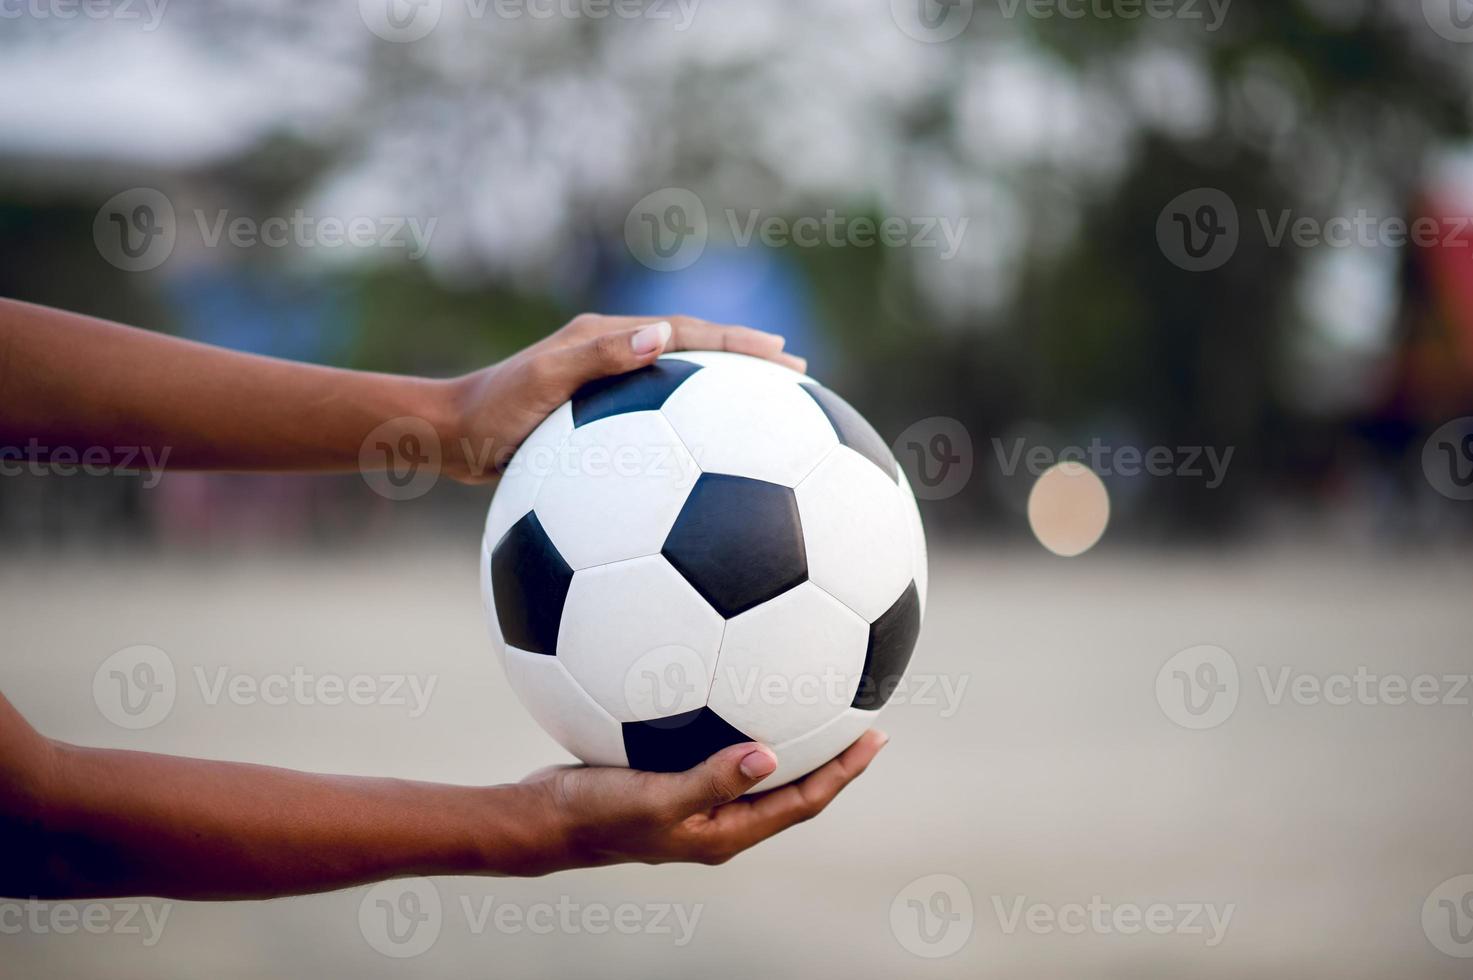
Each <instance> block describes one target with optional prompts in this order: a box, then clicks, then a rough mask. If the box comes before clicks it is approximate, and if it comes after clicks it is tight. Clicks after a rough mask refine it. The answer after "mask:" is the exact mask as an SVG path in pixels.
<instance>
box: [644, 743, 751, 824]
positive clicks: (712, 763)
mask: <svg viewBox="0 0 1473 980" xmlns="http://www.w3.org/2000/svg"><path fill="white" fill-rule="evenodd" d="M775 769H777V756H776V755H774V754H773V751H772V750H771V749H769V748H768V747H767V746H765V745H762V744H760V743H758V742H743V743H742V744H740V745H732V746H728V747H727V748H724V749H722V750H721V751H720V752H717V753H716V754H715V755H713V756H711V758H709V759H707V760H706V761H705V762H703V763H701V764H700V765H698V766H696V767H695V768H693V769H687V770H686V771H685V772H680V773H672V774H671V775H670V776H668V777H667V778H668V780H669V782H668V784H667V787H668V788H667V789H666V793H667V794H668V797H669V799H668V802H669V803H670V805H671V806H672V807H673V808H674V809H677V810H679V812H680V813H681V814H682V815H684V816H689V815H690V814H692V813H701V812H703V811H705V810H710V809H712V808H713V807H718V806H720V805H721V804H723V803H730V802H731V801H732V800H734V799H736V798H737V797H738V796H741V795H742V794H743V793H745V792H746V791H747V790H749V789H751V788H752V787H753V786H756V785H757V784H758V783H759V782H761V781H762V780H763V779H765V778H767V777H768V776H770V775H772V773H773V771H774V770H775Z"/></svg>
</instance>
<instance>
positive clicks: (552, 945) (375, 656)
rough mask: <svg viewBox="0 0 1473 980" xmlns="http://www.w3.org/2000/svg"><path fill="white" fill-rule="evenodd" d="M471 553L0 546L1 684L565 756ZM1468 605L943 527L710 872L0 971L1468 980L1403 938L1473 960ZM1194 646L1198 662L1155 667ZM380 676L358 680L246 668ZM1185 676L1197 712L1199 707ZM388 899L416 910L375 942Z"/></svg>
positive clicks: (247, 755)
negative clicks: (128, 687) (890, 645)
mask: <svg viewBox="0 0 1473 980" xmlns="http://www.w3.org/2000/svg"><path fill="white" fill-rule="evenodd" d="M474 563H475V550H474V544H472V545H470V546H462V545H450V544H437V545H434V546H430V545H425V546H423V547H421V548H420V549H418V550H412V551H410V552H409V553H407V554H406V553H404V552H402V551H399V550H397V549H394V550H387V549H386V551H385V553H383V554H376V555H366V554H359V555H354V556H351V557H341V556H340V557H327V556H309V557H303V556H300V555H273V554H256V555H253V556H248V557H240V558H236V559H232V560H230V561H222V560H220V559H219V558H218V557H215V558H212V559H209V560H206V559H204V558H201V557H193V558H188V557H185V558H181V557H177V556H173V557H161V556H157V555H154V556H134V557H126V556H113V557H108V558H100V559H84V558H82V557H67V558H57V559H55V560H50V561H43V562H40V563H35V562H27V563H26V566H27V567H26V568H25V569H20V568H13V569H11V570H10V571H8V572H6V573H4V575H3V576H0V615H3V618H4V622H5V623H6V640H5V650H6V653H5V655H4V657H3V658H0V688H3V690H4V691H5V693H6V694H7V696H8V697H10V699H11V700H12V701H13V702H14V703H15V704H16V705H17V706H18V707H19V708H20V709H21V711H22V712H24V713H25V714H26V715H27V716H28V717H29V718H30V719H31V720H32V721H33V722H34V723H35V724H36V725H38V726H39V727H40V728H42V730H43V731H45V732H46V733H47V734H49V735H52V736H55V737H59V738H64V739H69V740H73V741H77V742H83V743H88V744H94V745H110V746H117V747H127V748H135V749H144V750H153V751H162V752H175V753H188V754H193V755H199V756H208V757H215V758H228V759H237V760H245V761H252V762H258V763H267V764H272V765H280V766H290V767H297V768H303V769H311V770H318V771H324V772H329V771H330V772H350V773H362V774H379V775H398V776H404V777H411V778H416V779H436V780H447V781H454V782H461V783H485V782H499V781H506V780H512V779H516V778H518V777H520V776H521V775H523V774H525V773H526V772H528V771H530V770H532V769H534V768H536V767H538V766H541V765H544V764H546V763H549V762H553V761H560V760H562V759H563V758H564V756H563V753H562V752H561V750H560V749H559V748H558V747H557V746H556V745H555V744H554V743H553V742H552V741H551V740H550V739H549V738H548V737H546V736H545V735H543V734H542V733H541V731H540V730H539V729H538V728H537V727H536V726H535V725H534V723H533V722H532V721H531V719H530V718H529V717H528V716H527V714H526V713H525V712H524V711H523V710H522V708H521V707H520V705H519V704H518V703H517V702H516V700H515V698H514V697H513V695H512V694H511V693H510V692H509V690H508V689H507V688H506V686H505V683H504V681H503V679H502V676H501V672H500V668H499V667H498V666H497V664H496V662H495V659H494V657H493V656H492V654H491V652H490V648H489V646H488V644H487V641H486V639H485V637H484V630H483V626H482V620H481V611H480V608H479V600H478V596H477V581H476V571H475V566H474ZM1470 596H1473V566H1470V565H1469V563H1467V562H1466V561H1461V562H1459V561H1457V560H1456V559H1455V558H1453V557H1451V556H1417V555H1406V554H1402V555H1386V554H1381V553H1371V552H1363V551H1358V550H1350V549H1342V548H1330V547H1325V546H1306V547H1293V548H1291V547H1287V546H1279V547H1273V548H1267V547H1265V548H1248V549H1241V550H1235V551H1229V552H1225V553H1209V552H1194V553H1181V552H1178V553H1169V554H1167V553H1153V552H1130V551H1123V552H1121V551H1112V550H1111V549H1108V548H1101V549H1098V550H1097V551H1096V552H1095V553H1092V554H1090V555H1087V556H1085V557H1083V558H1079V559H1074V560H1072V561H1066V560H1061V559H1053V558H1050V557H1048V556H1046V555H1043V554H1042V553H1038V552H1024V551H1006V552H1002V553H996V552H990V551H989V550H988V549H987V548H985V547H982V546H977V547H975V548H972V549H966V550H964V549H952V550H943V551H942V552H941V553H939V554H937V555H936V556H935V557H934V558H933V563H932V570H931V597H930V602H929V608H928V611H927V619H926V623H925V628H924V632H923V634H922V639H921V646H920V649H919V650H918V652H917V655H916V658H915V660H914V662H913V671H914V675H913V676H914V678H915V683H913V684H911V685H909V686H908V687H907V688H906V689H905V690H904V695H905V696H904V698H903V700H904V702H905V703H900V704H894V705H892V706H891V707H890V708H889V709H887V711H886V712H885V713H884V715H883V716H882V722H881V724H882V726H883V727H885V728H886V729H887V730H888V731H889V732H890V733H891V735H892V742H891V744H890V746H889V747H888V748H887V749H886V751H885V752H884V754H882V756H881V757H880V759H879V760H878V761H877V762H876V764H875V766H874V767H873V769H872V770H871V771H870V773H869V774H867V775H866V777H865V778H864V779H863V780H861V781H859V782H858V783H857V784H856V785H855V786H853V787H852V788H851V789H850V790H849V791H848V792H846V793H845V794H844V795H843V796H842V797H841V798H840V800H839V801H838V802H837V803H836V804H835V805H834V806H833V807H832V808H831V810H830V811H829V812H828V813H826V814H824V816H823V817H822V818H821V819H819V820H817V821H814V822H812V823H809V824H805V825H803V826H800V827H798V828H796V829H794V830H793V831H791V832H789V833H788V834H786V835H784V836H782V837H780V838H778V839H776V840H774V841H771V842H769V843H767V844H766V845H765V846H763V847H760V848H758V849H757V850H755V851H752V852H750V853H748V854H746V855H743V856H742V857H739V858H738V859H736V860H735V861H733V862H732V863H730V864H728V865H726V866H723V867H719V868H705V867H691V868H684V867H663V868H647V867H628V868H615V869H604V870H598V871H592V872H571V873H564V874H559V875H554V876H551V877H548V878H543V879H537V880H528V881H515V880H496V879H461V878H447V879H438V880H436V881H435V882H433V883H428V884H426V883H422V882H408V883H399V884H395V885H391V886H388V890H383V889H382V888H381V890H379V891H376V892H373V893H370V891H369V889H356V890H352V891H346V892H339V893H334V894H328V895H321V896H315V897H310V898H300V899H291V900H283V901H275V902H262V903H247V904H239V905H225V904H192V903H163V902H159V901H153V902H149V903H147V904H146V905H143V906H139V907H138V908H136V909H134V910H133V911H132V912H131V913H130V912H128V911H127V908H126V906H128V905H129V903H119V902H110V903H103V905H104V908H102V909H100V910H93V911H90V912H89V910H88V909H86V908H80V909H77V910H75V911H76V913H77V916H78V919H71V918H68V914H69V913H67V912H66V910H64V909H62V910H58V909H57V908H56V907H55V906H54V905H51V904H48V903H43V904H42V906H40V907H38V908H27V907H26V906H25V903H14V902H11V903H0V949H3V951H4V952H3V955H0V976H6V977H10V976H14V977H26V978H42V977H78V976H106V977H108V978H110V980H123V978H129V977H137V978H149V980H156V978H160V977H175V976H177V977H198V976H202V975H208V976H211V977H214V978H228V977H254V976H291V977H331V978H336V977H355V978H358V977H398V976H414V977H429V976H456V977H463V976H480V977H542V976H546V977H559V978H564V977H573V976H599V977H606V978H616V977H630V978H641V980H648V978H651V977H667V976H668V977H691V976H700V977H728V976H730V977H752V976H769V977H782V976H806V977H845V978H852V977H892V976H907V977H929V976H934V977H951V976H955V977H978V976H985V977H1018V978H1030V980H1037V978H1051V977H1070V978H1083V977H1116V976H1119V977H1132V978H1140V977H1157V976H1159V977H1181V976H1192V977H1197V978H1204V977H1257V978H1261V977H1268V976H1283V977H1296V978H1311V977H1335V978H1338V980H1348V978H1357V977H1366V978H1370V977H1376V978H1381V977H1388V976H1397V977H1404V978H1413V977H1418V978H1420V977H1425V978H1434V977H1445V978H1452V977H1466V976H1467V975H1468V971H1469V969H1470V967H1469V961H1468V960H1466V959H1459V958H1455V957H1454V956H1451V955H1448V954H1447V953H1444V952H1442V951H1439V949H1438V948H1437V946H1436V945H1434V943H1435V942H1437V941H1438V940H1439V938H1440V941H1441V942H1442V944H1443V945H1444V946H1446V945H1448V944H1449V943H1451V945H1452V948H1453V949H1454V951H1455V952H1462V953H1463V954H1465V955H1473V942H1469V943H1462V944H1459V943H1458V939H1459V938H1460V937H1462V936H1466V935H1468V929H1469V928H1470V920H1469V919H1468V917H1467V913H1469V912H1473V909H1470V908H1468V901H1467V900H1463V899H1460V896H1462V895H1463V892H1464V890H1465V889H1467V888H1473V885H1470V884H1469V883H1468V882H1463V883H1458V882H1451V883H1449V884H1448V885H1445V886H1444V885H1443V883H1444V882H1448V881H1449V879H1453V878H1455V877H1456V876H1459V875H1464V874H1473V834H1470V833H1469V825H1470V818H1473V770H1470V768H1469V764H1468V755H1469V746H1470V745H1473V738H1470V736H1473V707H1470V702H1473V689H1470V687H1463V686H1460V682H1459V681H1458V680H1457V677H1458V676H1459V675H1462V676H1463V677H1464V681H1463V682H1462V683H1466V675H1468V674H1469V673H1470V672H1473V645H1470V644H1473V641H1470V635H1473V634H1470V632H1469V624H1470V619H1469V617H1470V613H1469V608H1470V607H1469V599H1470ZM140 644H141V645H149V646H152V647H156V648H158V649H159V650H161V651H164V653H165V654H166V655H167V657H168V661H169V664H170V665H171V666H172V668H173V670H174V672H175V679H174V685H173V697H174V700H173V704H172V708H171V709H169V710H168V712H167V714H166V716H165V717H163V718H162V720H160V721H158V722H157V723H156V724H154V725H152V727H148V728H142V729H136V730H135V729H129V728H125V727H121V726H120V725H118V724H115V723H114V722H113V721H110V720H109V718H108V717H107V712H105V711H104V710H102V708H101V707H100V705H99V700H98V699H99V698H100V697H103V695H98V694H94V679H95V677H96V676H97V675H98V673H99V670H100V668H101V667H103V664H104V661H105V660H107V658H108V657H109V656H110V655H112V654H114V652H115V651H118V650H120V649H123V648H127V647H130V646H133V645H140ZM1204 645H1207V646H1211V647H1217V648H1220V649H1221V651H1224V652H1225V655H1226V656H1227V657H1228V658H1230V660H1224V659H1222V658H1223V656H1224V654H1223V653H1218V652H1215V651H1212V652H1208V653H1205V654H1203V653H1200V652H1197V653H1191V654H1186V655H1184V656H1183V657H1182V658H1178V659H1177V660H1175V661H1173V662H1172V663H1171V664H1168V660H1170V659H1171V658H1173V656H1174V655H1176V654H1177V653H1178V652H1179V651H1184V650H1189V649H1192V648H1198V647H1202V646H1204ZM1204 657H1205V658H1206V661H1204V660H1203V658H1204ZM1194 658H1195V659H1194ZM1204 662H1205V663H1206V664H1207V666H1205V667H1204ZM1234 671H1235V677H1234V676H1230V674H1231V673H1232V672H1234ZM406 674H407V675H410V680H409V681H406V682H405V683H404V684H403V685H402V687H401V689H400V690H398V691H396V692H389V691H388V690H387V685H386V684H384V683H382V682H380V681H379V680H374V681H373V682H372V683H374V684H375V685H378V686H376V687H375V688H374V692H375V693H374V699H373V700H374V703H371V704H351V703H343V704H324V703H320V702H319V701H317V700H313V699H309V698H304V697H297V696H292V697H288V698H287V699H286V700H287V702H288V703H284V704H274V703H270V700H280V699H274V698H273V699H270V700H268V698H267V697H266V696H265V693H264V692H265V691H266V688H268V687H270V685H269V684H267V685H266V687H263V688H260V689H256V688H254V687H253V685H255V684H261V683H263V682H264V681H265V679H267V678H269V677H275V676H284V677H285V678H287V680H288V681H290V680H291V679H292V678H293V677H301V678H304V681H303V683H306V684H308V685H309V686H310V684H311V683H313V682H315V680H316V679H318V678H320V677H322V676H324V675H326V676H336V677H341V678H344V679H346V680H351V679H352V678H354V677H356V676H360V675H361V676H364V677H370V678H375V679H377V678H382V677H383V676H385V675H406ZM1158 675H1160V677H1161V682H1160V684H1159V685H1158ZM1421 676H1425V677H1427V678H1431V680H1423V681H1418V678H1419V677H1421ZM241 677H244V678H245V680H243V681H237V678H241ZM1388 678H1389V679H1388ZM1197 681H1200V682H1201V684H1202V687H1201V688H1200V690H1199V691H1198V693H1197V694H1196V695H1192V698H1195V699H1196V700H1191V703H1190V704H1188V703H1187V702H1186V701H1183V700H1181V698H1182V697H1184V696H1186V694H1187V685H1189V684H1190V683H1192V682H1197ZM413 682H418V683H419V684H420V687H419V688H418V689H415V688H414V687H413ZM431 683H433V685H434V686H433V687H429V685H430V684H431ZM1419 684H1420V687H1419V686H1418V685H1419ZM231 685H234V687H232V686H231ZM232 690H234V691H235V693H234V694H232V693H231V692H232ZM253 690H254V691H255V694H252V693H250V692H251V691H253ZM313 690H315V688H313ZM1214 690H1215V691H1217V692H1218V693H1219V694H1221V695H1222V696H1223V697H1226V698H1228V699H1229V701H1230V700H1231V698H1232V696H1233V695H1236V703H1235V706H1233V705H1231V704H1228V702H1219V701H1214V702H1213V703H1212V704H1213V706H1212V707H1211V708H1210V709H1208V710H1204V709H1203V704H1204V702H1203V701H1202V700H1201V699H1202V698H1205V697H1207V696H1208V694H1203V693H1202V692H1204V691H1205V692H1209V693H1210V692H1211V691H1214ZM416 691H417V693H416ZM1413 691H1416V692H1420V693H1419V694H1418V695H1417V697H1416V698H1414V697H1413V696H1412V694H1411V693H1409V692H1413ZM242 692H244V693H242ZM1173 698H1177V700H1176V701H1173ZM1419 700H1420V701H1422V702H1427V703H1416V702H1417V701H1419ZM1224 705H1226V706H1227V707H1231V711H1230V712H1226V713H1225V714H1224V711H1223V706H1224ZM1213 712H1216V714H1213ZM1207 723H1215V724H1212V727H1192V726H1200V725H1205V724H1207ZM936 876H940V877H936ZM1470 881H1473V879H1470ZM1439 886H1443V887H1442V889H1441V891H1438V889H1439ZM1460 886H1461V887H1460ZM425 889H428V890H429V891H428V893H426V891H425ZM411 892H412V893H413V899H412V901H411V900H408V899H406V898H405V896H406V895H409V894H410V893H411ZM1434 893H1435V894H1434ZM1460 901H1462V905H1461V906H1460V905H1459V902H1460ZM380 902H384V903H386V904H383V905H381V904H380ZM1444 902H1445V904H1444ZM414 903H418V904H414ZM76 904H77V905H79V906H86V905H87V903H76ZM435 905H438V912H435V909H434V908H433V906H435ZM1424 905H1426V906H1427V907H1428V912H1427V916H1426V917H1425V918H1424ZM386 908H395V909H400V910H407V912H414V911H416V910H418V914H419V916H420V918H419V919H416V920H413V921H411V922H410V924H411V926H413V928H416V929H419V928H420V926H416V925H414V922H420V923H425V922H427V923H428V925H427V926H424V929H427V930H429V931H423V930H421V931H420V932H418V933H416V935H415V937H414V938H413V939H412V940H411V941H410V942H407V943H405V942H401V941H400V940H401V939H402V937H403V935H404V934H403V933H398V932H396V933H394V934H393V935H389V934H388V933H386V932H385V930H386V929H388V926H387V925H386V923H387V921H388V920H387V919H382V918H381V917H380V910H382V909H386ZM87 915H92V916H93V918H92V920H91V921H92V923H93V928H92V929H91V930H90V931H89V929H87V928H82V927H80V926H79V925H78V924H77V923H78V920H80V921H87V920H86V916H87ZM165 916H166V918H165ZM150 917H151V918H150ZM426 917H428V918H426ZM125 918H126V919H127V921H126V922H125V921H124V920H125ZM1454 920H1456V921H1454ZM405 921H410V920H405ZM129 926H131V927H132V928H131V929H130V928H127V927H129ZM1439 931H1440V932H1439ZM430 932H433V935H430ZM1449 936H1450V937H1451V939H1449ZM386 937H387V938H386ZM419 947H423V949H422V950H421V949H420V948H419ZM385 950H387V951H388V952H387V953H386V952H385ZM405 953H414V954H415V955H412V956H405V955H403V954H405ZM942 953H947V954H949V955H944V956H941V955H936V954H942Z"/></svg>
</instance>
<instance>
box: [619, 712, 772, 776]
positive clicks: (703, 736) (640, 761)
mask: <svg viewBox="0 0 1473 980" xmlns="http://www.w3.org/2000/svg"><path fill="white" fill-rule="evenodd" d="M623 728H624V753H625V755H627V756H628V757H629V768H631V769H643V770H645V771H646V772H685V770H687V769H689V768H691V767H692V766H695V765H699V764H700V763H702V762H705V761H706V760H707V759H709V758H710V757H711V756H712V755H714V754H715V753H717V752H720V751H721V750H722V749H724V748H726V747H727V746H728V745H736V744H737V743H739V742H751V741H755V739H752V738H750V737H749V736H747V735H745V734H743V733H742V732H741V731H739V730H737V729H736V728H733V727H732V726H731V725H730V724H729V723H728V722H727V721H726V719H725V718H722V717H721V716H720V715H718V714H717V713H716V712H714V711H712V710H711V709H710V708H709V707H705V708H697V709H696V710H694V711H686V712H682V713H681V714H678V715H670V716H668V717H665V718H655V719H653V720H651V721H626V722H624V723H623Z"/></svg>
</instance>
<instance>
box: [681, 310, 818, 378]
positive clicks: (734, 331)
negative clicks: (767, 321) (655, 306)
mask: <svg viewBox="0 0 1473 980" xmlns="http://www.w3.org/2000/svg"><path fill="white" fill-rule="evenodd" d="M670 322H671V323H672V324H673V325H674V327H675V332H674V335H673V336H672V337H671V344H670V349H671V350H724V351H730V352H731V353H733V354H747V355H750V356H752V357H761V358H765V359H766V360H769V361H776V362H777V363H779V364H781V365H783V366H784V367H789V368H792V369H793V370H794V371H798V372H799V373H802V372H804V371H806V370H807V369H808V362H807V361H805V360H803V358H801V357H795V356H794V355H792V354H788V353H785V352H784V351H783V345H784V344H786V343H787V341H786V340H785V339H784V338H783V337H782V336H781V335H780V334H775V333H767V332H766V331H764V330H753V329H752V328H751V327H734V326H729V325H727V324H722V323H710V322H708V321H706V320H697V319H694V318H693V317H684V316H679V317H671V318H670Z"/></svg>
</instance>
